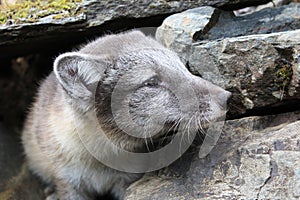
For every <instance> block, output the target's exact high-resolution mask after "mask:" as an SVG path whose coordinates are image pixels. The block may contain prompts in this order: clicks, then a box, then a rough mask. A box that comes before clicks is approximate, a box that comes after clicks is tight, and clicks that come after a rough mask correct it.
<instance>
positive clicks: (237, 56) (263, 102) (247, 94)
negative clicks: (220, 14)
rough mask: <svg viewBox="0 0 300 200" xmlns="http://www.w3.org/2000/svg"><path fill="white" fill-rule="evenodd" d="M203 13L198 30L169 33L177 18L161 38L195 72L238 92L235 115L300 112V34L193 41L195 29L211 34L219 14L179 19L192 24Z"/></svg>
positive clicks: (162, 30)
mask: <svg viewBox="0 0 300 200" xmlns="http://www.w3.org/2000/svg"><path fill="white" fill-rule="evenodd" d="M299 5H300V4H297V6H296V7H297V9H298V7H299ZM294 7H295V4H294ZM284 8H285V9H287V8H291V7H284ZM202 9H203V10H205V11H206V12H205V14H204V15H202V18H200V17H197V18H198V19H199V21H195V25H189V23H187V24H185V25H183V26H182V25H180V27H184V28H183V29H181V28H178V29H177V28H174V29H172V28H169V29H168V28H167V27H170V26H169V25H168V23H170V24H171V25H172V24H173V25H174V24H175V23H172V22H174V20H172V19H173V18H172V16H171V17H170V18H168V19H167V20H165V22H164V25H162V26H161V27H160V28H158V30H157V33H156V37H157V39H158V40H159V41H161V42H162V43H163V44H165V45H166V46H167V47H168V48H171V49H172V50H174V51H176V52H177V53H178V55H179V56H180V57H181V58H182V60H183V62H185V63H186V65H187V67H188V68H189V70H190V71H191V72H192V73H194V74H196V75H200V76H202V77H203V78H204V79H207V80H209V81H211V82H213V83H215V84H217V85H219V86H221V87H223V88H225V89H227V90H229V91H231V92H232V93H233V98H232V101H231V102H230V105H234V106H233V107H230V110H229V111H230V112H229V114H230V115H231V116H237V115H241V114H244V113H246V111H249V110H254V111H255V112H256V111H257V110H258V112H260V110H261V109H262V108H263V109H264V111H266V109H270V107H282V106H284V105H288V106H290V105H291V104H293V105H294V106H296V107H298V108H299V106H298V105H299V104H298V103H297V102H296V101H297V100H298V101H299V99H300V86H299V81H300V76H299V72H300V70H299V61H300V56H299V55H300V40H299V35H300V30H295V31H287V32H279V33H272V34H260V35H249V36H242V37H233V38H225V39H220V40H216V41H200V42H193V40H192V37H193V36H194V35H193V34H194V33H195V31H196V30H195V29H197V31H198V32H205V29H206V28H207V27H209V26H210V25H209V24H212V21H215V19H213V18H214V16H216V14H215V13H216V12H217V11H216V9H212V8H211V9H210V12H208V11H209V9H206V8H204V7H202V8H197V9H193V10H189V11H186V12H185V14H182V15H184V16H186V17H187V18H186V19H185V18H184V17H182V18H180V19H177V22H178V21H180V20H181V19H182V20H183V21H184V20H185V21H189V19H191V18H193V17H194V16H196V15H197V14H198V13H203V12H202V11H203V10H202ZM299 9H300V7H299ZM201 10H202V11H201ZM195 11H197V12H195ZM298 12H299V11H298ZM178 15H180V14H178ZM178 15H177V16H178ZM191 16H192V17H191ZM298 21H299V20H298ZM190 24H194V23H193V22H190ZM198 24H200V26H198ZM190 27H192V28H190ZM224 32H226V31H224ZM268 107H269V108H268ZM285 109H286V108H285ZM265 114H266V113H265Z"/></svg>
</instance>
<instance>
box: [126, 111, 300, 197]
mask: <svg viewBox="0 0 300 200" xmlns="http://www.w3.org/2000/svg"><path fill="white" fill-rule="evenodd" d="M299 118H300V113H299V112H297V113H288V114H282V115H277V116H276V115H273V116H264V117H249V118H243V119H238V120H232V121H227V122H226V123H225V126H224V127H223V133H222V134H221V137H220V139H219V141H218V144H217V145H216V146H215V148H214V149H213V150H212V151H211V152H210V154H209V155H208V156H207V157H205V158H202V159H200V158H199V157H198V155H197V148H196V149H193V150H192V151H190V152H188V153H186V154H185V155H184V156H183V158H182V159H180V160H178V161H177V162H176V163H175V164H173V165H171V166H169V167H168V168H166V169H164V170H161V172H160V173H158V174H147V175H145V176H144V177H143V178H142V179H141V180H139V181H138V182H136V183H134V184H132V185H131V186H130V187H129V189H128V190H127V195H126V198H125V199H126V200H133V199H141V200H150V199H151V200H153V199H178V200H179V199H187V200H192V199H198V200H199V199H298V198H299V181H300V177H299V173H298V172H299V170H300V165H299V155H300V147H299V142H300V141H299V136H300V135H299V134H300V132H299V128H300V121H297V120H299ZM193 151H196V153H193ZM191 154H192V155H191ZM177 166H186V168H187V169H184V170H182V169H181V170H179V169H178V168H177Z"/></svg>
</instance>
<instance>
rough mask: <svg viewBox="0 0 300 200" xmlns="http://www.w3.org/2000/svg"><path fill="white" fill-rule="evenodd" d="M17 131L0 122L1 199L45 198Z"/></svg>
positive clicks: (31, 199)
mask: <svg viewBox="0 0 300 200" xmlns="http://www.w3.org/2000/svg"><path fill="white" fill-rule="evenodd" d="M21 146H22V145H21V142H20V141H19V139H18V137H17V135H16V134H15V133H12V132H9V131H8V130H7V129H5V127H3V125H2V124H0V199H1V200H8V199H9V200H19V199H30V200H40V199H43V198H45V197H44V193H43V189H42V185H41V183H40V182H39V181H38V180H37V179H36V178H35V177H34V176H32V174H31V173H30V172H29V170H28V168H27V165H26V164H25V163H24V161H23V152H22V147H21Z"/></svg>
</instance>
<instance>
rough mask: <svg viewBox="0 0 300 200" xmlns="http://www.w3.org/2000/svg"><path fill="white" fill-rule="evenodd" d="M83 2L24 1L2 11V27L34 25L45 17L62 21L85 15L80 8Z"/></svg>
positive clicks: (61, 0) (62, 0)
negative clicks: (62, 19) (23, 24)
mask: <svg viewBox="0 0 300 200" xmlns="http://www.w3.org/2000/svg"><path fill="white" fill-rule="evenodd" d="M82 1H83V0H58V1H55V0H37V1H31V0H23V1H22V2H21V3H16V4H15V5H10V6H7V7H5V8H1V9H0V25H1V24H2V25H13V24H20V23H34V22H38V21H39V20H40V19H42V18H45V17H50V18H51V19H53V20H55V19H61V18H68V17H75V16H77V15H79V14H82V13H84V9H82V8H81V7H79V5H80V3H81V2H82Z"/></svg>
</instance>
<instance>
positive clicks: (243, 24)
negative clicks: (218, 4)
mask: <svg viewBox="0 0 300 200" xmlns="http://www.w3.org/2000/svg"><path fill="white" fill-rule="evenodd" d="M299 17H300V4H296V3H292V4H289V5H285V6H282V7H276V8H266V9H263V10H260V11H258V12H255V13H252V14H249V15H245V16H239V17H235V16H234V14H233V13H232V12H226V11H221V10H219V9H216V8H212V7H200V8H195V9H190V10H187V11H184V12H182V13H178V14H174V15H171V16H170V17H168V18H167V19H165V20H164V22H163V24H162V25H161V26H160V27H159V28H158V29H157V33H156V38H157V39H158V40H159V41H160V42H161V43H163V44H164V45H165V46H166V47H168V48H171V49H174V50H177V51H178V53H182V52H185V51H186V50H187V48H188V46H189V45H190V44H192V43H193V42H196V41H200V40H216V39H220V38H221V39H222V38H226V37H237V36H245V35H253V34H264V33H274V32H281V31H288V30H296V29H300V22H299Z"/></svg>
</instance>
